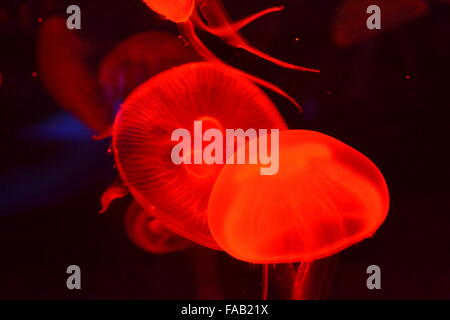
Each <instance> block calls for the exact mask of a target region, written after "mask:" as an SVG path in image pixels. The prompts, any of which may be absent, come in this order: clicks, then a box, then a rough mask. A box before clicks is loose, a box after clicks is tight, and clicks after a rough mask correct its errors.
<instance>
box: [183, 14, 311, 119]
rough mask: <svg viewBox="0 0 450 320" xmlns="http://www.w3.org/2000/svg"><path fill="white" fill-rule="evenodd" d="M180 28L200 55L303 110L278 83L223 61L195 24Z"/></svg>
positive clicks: (186, 23)
mask: <svg viewBox="0 0 450 320" xmlns="http://www.w3.org/2000/svg"><path fill="white" fill-rule="evenodd" d="M179 28H180V32H181V33H182V34H183V35H184V36H185V37H186V38H187V39H188V41H189V42H190V43H191V45H192V46H193V47H194V49H195V50H196V51H197V53H198V54H199V55H200V56H202V57H203V58H204V59H205V60H207V61H209V62H213V63H216V64H218V65H220V66H221V67H223V68H226V69H228V70H230V71H233V73H235V74H236V75H238V76H241V77H244V78H247V79H249V80H251V81H253V82H255V83H256V84H258V85H260V86H262V87H265V88H267V89H269V90H271V91H273V92H275V93H277V94H279V95H280V96H282V97H284V98H286V99H288V100H289V101H290V102H291V103H292V104H293V105H294V106H295V107H297V108H298V109H299V111H300V112H302V111H303V109H302V107H301V106H300V105H299V104H298V102H297V101H295V99H294V98H292V97H291V96H290V95H289V94H287V93H286V92H284V91H283V90H282V89H280V88H279V87H277V86H276V85H274V84H272V83H270V82H268V81H265V80H262V79H260V78H258V77H255V76H252V75H250V74H248V73H246V72H243V71H241V70H238V69H236V68H233V67H231V66H228V65H226V64H225V63H224V62H222V61H221V60H220V59H219V58H217V57H216V56H215V55H214V54H213V53H212V52H211V51H210V50H209V49H208V48H207V47H206V46H205V45H204V44H203V42H202V41H201V40H200V39H199V38H198V36H197V34H196V33H195V28H194V25H193V24H192V22H190V21H188V22H184V23H181V24H179Z"/></svg>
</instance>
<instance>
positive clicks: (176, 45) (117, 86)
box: [98, 31, 200, 105]
mask: <svg viewBox="0 0 450 320" xmlns="http://www.w3.org/2000/svg"><path fill="white" fill-rule="evenodd" d="M194 61H200V57H199V56H198V55H197V53H196V52H195V51H194V50H193V49H192V47H190V46H186V45H185V44H184V42H183V41H182V40H180V39H179V38H177V37H175V36H173V35H171V34H168V33H164V32H158V31H147V32H142V33H139V34H136V35H133V36H131V37H129V38H127V39H126V40H124V41H122V42H121V43H120V44H118V45H117V46H116V47H115V48H114V49H113V50H112V51H111V52H110V53H109V54H108V55H107V56H106V57H105V58H104V59H103V61H102V63H101V65H100V68H99V73H98V78H99V83H100V85H101V87H102V89H103V92H104V96H105V99H106V100H107V101H108V103H109V104H111V105H118V104H121V103H122V102H123V100H124V99H125V98H126V97H127V96H128V94H129V93H130V92H131V91H133V90H134V89H135V88H136V87H138V86H139V85H140V84H141V83H143V82H144V81H146V80H148V79H149V78H151V77H153V76H155V75H156V74H158V73H160V72H162V71H165V70H167V69H170V68H172V67H175V66H179V65H182V64H184V63H189V62H194Z"/></svg>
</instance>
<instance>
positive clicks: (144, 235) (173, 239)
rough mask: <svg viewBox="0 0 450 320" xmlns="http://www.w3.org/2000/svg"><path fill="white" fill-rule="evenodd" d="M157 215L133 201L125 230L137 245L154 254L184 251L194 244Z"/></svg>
mask: <svg viewBox="0 0 450 320" xmlns="http://www.w3.org/2000/svg"><path fill="white" fill-rule="evenodd" d="M152 210H153V212H154V211H155V210H156V209H155V208H153V209H152ZM157 215H158V214H156V213H154V214H152V211H149V210H144V209H142V207H141V206H139V204H137V202H136V201H133V202H132V203H131V205H130V206H129V208H128V210H127V212H126V214H125V230H126V232H127V234H128V236H129V238H130V239H131V240H132V241H133V243H134V244H135V245H137V246H138V247H140V248H142V249H144V250H145V251H147V252H150V253H154V254H165V253H171V252H177V251H182V250H185V249H187V248H190V247H192V246H193V245H194V243H193V242H191V241H189V240H187V239H184V238H182V237H180V236H179V235H178V234H176V233H174V232H172V231H171V230H169V229H167V228H166V227H165V226H164V225H163V224H161V223H160V221H159V220H158V219H157V218H155V216H157Z"/></svg>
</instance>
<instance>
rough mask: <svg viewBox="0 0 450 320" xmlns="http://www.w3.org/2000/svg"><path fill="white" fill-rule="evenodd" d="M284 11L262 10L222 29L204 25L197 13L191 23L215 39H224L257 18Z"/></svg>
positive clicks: (278, 8)
mask: <svg viewBox="0 0 450 320" xmlns="http://www.w3.org/2000/svg"><path fill="white" fill-rule="evenodd" d="M283 9H284V6H279V7H271V8H268V9H265V10H262V11H260V12H257V13H254V14H252V15H250V16H248V17H246V18H244V19H242V20H239V21H236V22H233V23H231V24H227V25H225V26H223V27H220V26H217V27H212V26H208V25H207V24H205V23H204V22H203V20H202V19H201V18H200V17H199V16H198V13H197V12H195V13H194V14H193V15H192V18H193V21H194V22H195V24H196V25H197V26H198V27H200V28H201V29H203V30H204V31H207V32H209V33H211V34H213V35H215V36H217V37H226V36H231V35H232V34H233V33H235V32H236V31H239V30H241V29H242V28H244V27H246V26H248V25H249V24H250V23H252V22H253V21H256V20H258V19H259V18H262V17H263V16H266V15H268V14H270V13H274V12H280V11H282V10H283Z"/></svg>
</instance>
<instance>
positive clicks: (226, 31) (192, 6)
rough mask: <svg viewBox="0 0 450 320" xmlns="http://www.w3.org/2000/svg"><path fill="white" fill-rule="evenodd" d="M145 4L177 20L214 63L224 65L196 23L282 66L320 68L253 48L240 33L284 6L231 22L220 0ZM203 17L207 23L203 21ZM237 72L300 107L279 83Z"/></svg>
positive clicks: (162, 0)
mask: <svg viewBox="0 0 450 320" xmlns="http://www.w3.org/2000/svg"><path fill="white" fill-rule="evenodd" d="M144 2H145V3H146V4H147V5H148V7H149V8H150V9H152V10H154V11H155V12H157V13H159V14H160V15H162V16H164V17H165V18H167V19H169V20H171V21H173V22H175V23H177V24H178V26H179V28H180V31H181V33H182V34H183V35H184V36H185V37H186V39H188V41H189V42H190V43H191V44H192V46H193V47H194V49H195V50H196V51H197V52H198V53H199V54H200V55H201V56H202V57H204V58H205V59H206V60H208V61H210V62H214V63H217V64H219V65H223V66H225V64H224V63H223V62H222V61H221V60H220V59H219V58H217V57H216V56H215V55H214V54H213V53H212V52H211V51H210V50H209V49H208V48H207V47H206V46H205V45H204V44H203V43H202V41H201V40H200V39H199V38H198V36H197V34H196V32H195V26H198V27H200V28H201V29H203V30H205V31H208V32H210V33H212V34H214V35H216V36H218V37H220V38H222V39H223V40H224V41H225V42H227V43H228V44H229V45H231V46H233V47H236V48H240V49H244V50H246V51H248V52H250V53H252V54H254V55H256V56H258V57H261V58H263V59H265V60H268V61H270V62H272V63H275V64H277V65H279V66H281V67H284V68H289V69H294V70H299V71H312V72H319V71H318V70H315V69H310V68H305V67H300V66H297V65H293V64H290V63H287V62H284V61H281V60H279V59H276V58H274V57H271V56H270V55H268V54H266V53H264V52H262V51H260V50H258V49H256V48H255V47H253V46H251V45H250V44H249V43H248V42H247V40H245V39H244V37H243V36H242V35H241V34H240V33H239V30H240V29H242V28H243V27H245V26H246V25H248V24H249V23H251V22H252V21H254V20H256V19H258V18H260V17H262V16H264V15H266V14H268V13H271V12H277V11H280V10H282V9H283V7H274V8H269V9H267V10H264V11H261V12H259V13H256V14H254V15H251V16H249V17H247V18H245V19H243V20H241V21H239V22H236V23H232V22H230V19H229V18H228V16H227V14H226V12H225V9H224V8H223V6H222V4H221V3H220V1H219V0H197V1H195V0H144ZM204 20H205V21H206V23H205V22H204ZM232 70H234V71H235V72H236V73H237V74H239V75H241V76H244V77H246V78H248V79H250V80H252V81H254V82H255V83H257V84H259V85H261V86H264V87H266V88H268V89H270V90H272V91H274V92H276V93H278V94H280V95H282V96H284V97H285V98H287V99H289V100H290V101H291V102H292V103H293V104H294V105H295V106H297V107H298V108H299V109H301V108H300V106H299V104H298V103H297V102H296V101H295V100H294V99H293V98H292V97H290V96H289V95H288V94H287V93H285V92H284V91H283V90H282V89H280V88H279V87H277V86H275V85H273V84H271V83H269V82H267V81H265V80H262V79H260V78H257V77H255V76H252V75H249V74H247V73H245V72H243V71H240V70H237V69H234V68H233V69H232Z"/></svg>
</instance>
